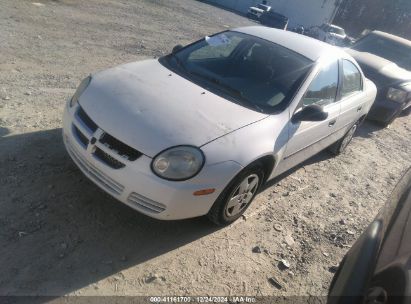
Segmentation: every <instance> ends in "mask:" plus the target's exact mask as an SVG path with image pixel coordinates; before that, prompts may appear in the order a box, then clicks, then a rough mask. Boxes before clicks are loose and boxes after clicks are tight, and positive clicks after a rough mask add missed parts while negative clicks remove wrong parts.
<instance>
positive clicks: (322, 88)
mask: <svg viewBox="0 0 411 304" xmlns="http://www.w3.org/2000/svg"><path fill="white" fill-rule="evenodd" d="M338 82H339V63H338V60H335V61H332V62H331V63H328V64H324V65H323V67H322V68H321V69H320V70H319V72H318V74H317V75H316V77H315V78H314V80H312V82H311V83H310V85H309V87H308V89H307V91H306V92H305V94H304V96H303V98H302V100H301V101H300V103H299V105H298V106H297V108H296V111H295V112H294V113H297V112H299V111H301V110H302V109H303V108H304V107H307V106H309V105H318V106H321V107H322V108H323V111H324V112H326V113H327V114H328V117H327V118H326V119H324V120H323V121H294V120H293V119H292V118H291V119H290V121H289V122H288V126H287V128H288V132H289V140H288V143H287V147H286V149H285V152H284V154H283V157H282V160H281V162H280V163H279V165H278V167H277V169H276V173H277V174H280V173H282V172H284V171H286V170H288V169H289V168H291V167H293V166H295V165H297V164H299V163H301V162H303V161H304V160H306V159H308V158H309V157H311V156H312V155H314V154H316V153H318V152H319V151H321V150H323V149H324V148H326V147H327V146H329V145H330V144H332V143H333V142H335V141H336V140H337V139H338V138H334V136H333V133H334V132H335V130H336V124H337V121H338V117H339V114H340V103H339V102H337V91H338Z"/></svg>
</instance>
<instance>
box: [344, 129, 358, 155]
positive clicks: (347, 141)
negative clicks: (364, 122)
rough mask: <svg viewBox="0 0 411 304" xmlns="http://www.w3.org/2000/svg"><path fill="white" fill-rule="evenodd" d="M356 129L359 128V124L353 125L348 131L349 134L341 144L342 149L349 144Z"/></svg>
mask: <svg viewBox="0 0 411 304" xmlns="http://www.w3.org/2000/svg"><path fill="white" fill-rule="evenodd" d="M356 130H357V124H355V125H353V126H352V128H351V129H350V131H348V133H347V135H345V138H344V140H343V142H342V144H341V150H344V149H345V148H346V147H347V146H348V144H349V143H350V141H351V139H352V138H353V136H354V133H355V131H356Z"/></svg>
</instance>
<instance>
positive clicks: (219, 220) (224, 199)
mask: <svg viewBox="0 0 411 304" xmlns="http://www.w3.org/2000/svg"><path fill="white" fill-rule="evenodd" d="M251 174H257V175H258V178H259V181H258V188H257V191H256V192H255V193H254V195H253V197H252V198H251V201H250V202H249V203H248V205H247V206H246V207H245V208H244V210H243V211H242V212H240V213H239V214H237V215H235V216H232V217H227V216H226V214H225V208H226V206H227V204H228V202H229V198H230V196H231V194H232V192H233V191H234V190H235V189H236V188H237V187H238V185H239V184H240V183H241V182H242V181H243V180H244V178H246V177H247V176H248V175H251ZM263 179H264V170H263V168H262V167H261V166H260V165H254V166H250V167H247V168H245V169H244V170H243V171H241V172H240V173H238V174H237V175H236V177H234V178H233V179H232V180H231V182H230V183H229V184H228V185H227V186H226V188H225V189H224V190H223V192H221V194H220V196H219V197H218V198H217V200H216V201H215V202H214V205H213V207H211V209H210V212H209V218H210V219H211V220H212V221H213V222H214V223H216V224H218V225H228V224H230V223H232V222H234V221H236V220H237V219H238V218H240V217H241V216H242V215H243V214H244V212H245V211H246V210H247V209H248V207H249V206H250V205H251V203H252V202H253V200H254V198H255V196H256V195H257V193H258V191H259V189H260V188H261V184H262V182H263Z"/></svg>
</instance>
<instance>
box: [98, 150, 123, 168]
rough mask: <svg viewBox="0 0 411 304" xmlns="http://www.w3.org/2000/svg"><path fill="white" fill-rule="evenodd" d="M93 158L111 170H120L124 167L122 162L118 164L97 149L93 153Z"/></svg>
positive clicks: (115, 160)
mask: <svg viewBox="0 0 411 304" xmlns="http://www.w3.org/2000/svg"><path fill="white" fill-rule="evenodd" d="M94 156H96V157H97V158H98V159H99V160H101V161H102V162H103V163H105V164H106V165H107V166H109V167H111V168H113V169H121V168H123V167H125V165H124V164H123V163H122V162H119V161H118V160H117V159H115V158H114V157H112V156H110V155H108V154H107V153H106V152H104V151H103V150H101V149H99V148H97V147H96V151H94Z"/></svg>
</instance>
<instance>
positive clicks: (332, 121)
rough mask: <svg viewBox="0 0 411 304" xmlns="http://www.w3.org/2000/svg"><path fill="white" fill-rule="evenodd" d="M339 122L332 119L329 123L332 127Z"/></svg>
mask: <svg viewBox="0 0 411 304" xmlns="http://www.w3.org/2000/svg"><path fill="white" fill-rule="evenodd" d="M336 122H337V120H335V119H334V120H331V121H330V122H329V123H328V126H329V127H332V126H333V125H335V123H336Z"/></svg>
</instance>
